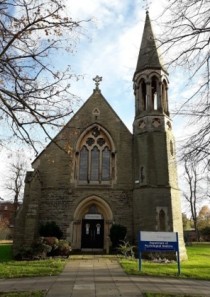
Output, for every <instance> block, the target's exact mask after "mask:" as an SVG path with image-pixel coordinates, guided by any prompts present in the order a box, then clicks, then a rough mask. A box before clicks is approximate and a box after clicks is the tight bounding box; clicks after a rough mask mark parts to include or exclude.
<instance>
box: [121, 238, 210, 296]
mask: <svg viewBox="0 0 210 297" xmlns="http://www.w3.org/2000/svg"><path fill="white" fill-rule="evenodd" d="M187 254H188V261H184V262H181V276H180V277H182V278H183V277H184V278H196V279H205V280H210V244H196V245H192V246H189V247H187ZM120 264H121V265H122V267H123V269H124V270H125V271H126V272H127V273H128V274H139V275H155V276H169V277H176V276H177V263H176V262H175V263H169V264H165V263H164V264H163V263H152V262H150V261H146V260H142V272H140V271H138V260H129V259H122V260H120ZM151 296H153V295H151ZM154 296H158V295H154ZM160 296H161V295H160ZM166 296H167V295H166ZM169 296H170V295H169Z"/></svg>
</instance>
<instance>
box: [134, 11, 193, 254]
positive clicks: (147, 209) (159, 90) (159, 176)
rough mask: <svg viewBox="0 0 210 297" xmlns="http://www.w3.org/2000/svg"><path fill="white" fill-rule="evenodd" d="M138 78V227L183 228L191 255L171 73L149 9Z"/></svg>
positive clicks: (183, 251) (135, 76) (181, 239)
mask: <svg viewBox="0 0 210 297" xmlns="http://www.w3.org/2000/svg"><path fill="white" fill-rule="evenodd" d="M133 82H134V84H133V87H134V95H135V119H134V123H133V133H134V193H133V199H134V200H133V208H134V232H135V234H137V233H138V231H139V230H141V231H169V232H178V233H179V245H180V257H181V259H186V258H187V254H186V250H185V245H184V241H183V227H182V215H181V202H180V190H179V187H178V180H177V166H176V152H175V141H174V136H173V132H172V121H171V119H170V114H169V107H168V84H169V80H168V73H167V71H166V69H165V68H164V66H163V65H162V63H161V60H160V56H159V54H158V50H157V46H156V43H155V38H154V34H153V31H152V26H151V22H150V18H149V13H148V12H146V20H145V25H144V32H143V37H142V42H141V46H140V51H139V56H138V61H137V66H136V71H135V73H134V77H133Z"/></svg>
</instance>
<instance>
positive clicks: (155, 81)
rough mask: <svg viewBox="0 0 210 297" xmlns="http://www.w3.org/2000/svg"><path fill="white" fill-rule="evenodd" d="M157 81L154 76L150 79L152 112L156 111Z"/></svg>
mask: <svg viewBox="0 0 210 297" xmlns="http://www.w3.org/2000/svg"><path fill="white" fill-rule="evenodd" d="M157 96H158V80H157V78H156V76H153V77H152V105H153V106H152V107H153V109H154V110H157V109H158V99H157Z"/></svg>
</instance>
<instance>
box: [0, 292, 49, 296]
mask: <svg viewBox="0 0 210 297" xmlns="http://www.w3.org/2000/svg"><path fill="white" fill-rule="evenodd" d="M44 296H46V292H43V291H37V292H10V293H3V292H2V293H1V292H0V297H44Z"/></svg>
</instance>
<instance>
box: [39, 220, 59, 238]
mask: <svg viewBox="0 0 210 297" xmlns="http://www.w3.org/2000/svg"><path fill="white" fill-rule="evenodd" d="M39 235H40V236H43V237H57V238H58V239H61V237H62V236H63V232H62V231H61V229H60V227H59V226H58V225H57V224H56V223H55V222H47V223H46V224H42V225H41V226H40V228H39Z"/></svg>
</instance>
